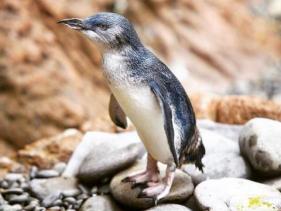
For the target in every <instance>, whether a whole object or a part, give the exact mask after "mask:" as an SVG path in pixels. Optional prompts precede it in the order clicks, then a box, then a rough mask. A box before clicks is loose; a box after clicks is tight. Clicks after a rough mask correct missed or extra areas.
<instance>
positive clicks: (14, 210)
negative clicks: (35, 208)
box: [0, 204, 22, 211]
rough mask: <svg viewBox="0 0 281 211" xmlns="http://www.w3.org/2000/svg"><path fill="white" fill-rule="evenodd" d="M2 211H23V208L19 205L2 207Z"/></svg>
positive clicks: (0, 207)
mask: <svg viewBox="0 0 281 211" xmlns="http://www.w3.org/2000/svg"><path fill="white" fill-rule="evenodd" d="M0 210H1V211H2V210H3V211H22V206H21V205H19V204H15V205H8V204H5V205H2V206H1V205H0Z"/></svg>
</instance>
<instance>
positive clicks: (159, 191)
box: [137, 182, 171, 205]
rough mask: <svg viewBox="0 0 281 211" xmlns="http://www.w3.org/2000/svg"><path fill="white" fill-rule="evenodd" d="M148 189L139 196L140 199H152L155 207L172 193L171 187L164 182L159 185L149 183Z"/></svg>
mask: <svg viewBox="0 0 281 211" xmlns="http://www.w3.org/2000/svg"><path fill="white" fill-rule="evenodd" d="M147 185H148V187H147V188H145V189H143V190H142V191H141V192H140V193H139V194H138V196H137V197H138V198H151V199H153V201H154V203H155V205H157V203H158V201H160V200H161V199H163V198H164V197H165V196H167V195H168V194H169V192H170V189H171V187H169V185H168V184H165V183H163V182H159V183H147Z"/></svg>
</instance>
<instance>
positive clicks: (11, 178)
mask: <svg viewBox="0 0 281 211" xmlns="http://www.w3.org/2000/svg"><path fill="white" fill-rule="evenodd" d="M4 179H5V180H7V181H9V182H16V181H23V180H25V178H24V176H23V175H22V174H17V173H9V174H6V176H5V178H4Z"/></svg>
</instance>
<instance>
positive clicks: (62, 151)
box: [18, 129, 82, 169]
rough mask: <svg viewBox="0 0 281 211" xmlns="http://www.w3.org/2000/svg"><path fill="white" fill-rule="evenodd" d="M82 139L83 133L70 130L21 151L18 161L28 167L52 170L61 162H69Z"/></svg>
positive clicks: (39, 141)
mask: <svg viewBox="0 0 281 211" xmlns="http://www.w3.org/2000/svg"><path fill="white" fill-rule="evenodd" d="M81 138H82V133H80V132H79V131H78V130H75V129H68V130H66V131H64V132H63V133H61V134H59V135H57V136H54V137H51V138H46V139H42V140H38V141H36V142H34V143H32V144H30V145H27V146H26V147H25V148H24V149H22V150H19V152H18V161H19V162H21V163H23V164H24V165H27V166H28V165H35V166H37V167H39V168H45V169H48V168H51V167H53V165H54V164H55V163H57V162H59V161H64V162H66V161H68V159H69V157H70V155H71V154H72V152H73V151H74V149H75V148H76V146H77V145H78V144H79V143H80V141H81Z"/></svg>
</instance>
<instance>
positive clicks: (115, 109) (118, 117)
mask: <svg viewBox="0 0 281 211" xmlns="http://www.w3.org/2000/svg"><path fill="white" fill-rule="evenodd" d="M108 110H109V115H110V118H111V120H112V121H113V122H114V124H115V125H116V126H118V127H121V128H123V129H126V128H127V125H128V124H127V119H126V114H125V113H124V111H123V110H122V108H121V107H120V105H119V103H118V102H117V100H116V99H115V97H114V95H113V94H111V95H110V101H109V109H108Z"/></svg>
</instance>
